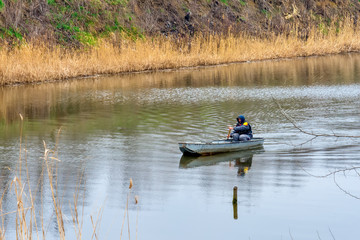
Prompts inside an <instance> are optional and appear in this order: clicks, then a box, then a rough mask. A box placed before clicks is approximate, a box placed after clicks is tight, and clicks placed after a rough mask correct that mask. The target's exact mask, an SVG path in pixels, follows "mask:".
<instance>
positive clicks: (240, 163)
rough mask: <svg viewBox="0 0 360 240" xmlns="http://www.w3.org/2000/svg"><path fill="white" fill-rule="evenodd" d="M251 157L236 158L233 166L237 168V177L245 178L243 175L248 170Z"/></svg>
mask: <svg viewBox="0 0 360 240" xmlns="http://www.w3.org/2000/svg"><path fill="white" fill-rule="evenodd" d="M252 158H253V155H250V156H247V157H242V158H237V159H236V160H235V166H237V167H238V171H237V175H238V176H241V177H243V176H245V174H246V173H247V172H248V171H249V170H250V168H251V163H252Z"/></svg>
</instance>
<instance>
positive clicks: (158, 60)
mask: <svg viewBox="0 0 360 240" xmlns="http://www.w3.org/2000/svg"><path fill="white" fill-rule="evenodd" d="M340 29H341V30H340ZM298 36H299V31H297V28H294V30H293V33H292V34H289V35H285V34H283V35H275V34H273V35H272V36H271V37H268V38H266V39H264V38H256V37H252V36H249V35H243V36H234V35H232V34H230V33H229V34H226V35H197V36H194V37H192V38H184V39H181V40H180V39H176V38H170V37H157V38H146V39H138V40H128V39H126V38H123V39H121V40H114V41H110V40H107V41H106V40H103V41H101V42H99V44H98V45H96V46H94V47H91V48H83V49H77V50H65V49H63V48H60V47H48V46H46V45H43V44H31V43H30V44H23V45H21V46H20V47H16V48H13V49H11V50H9V49H5V48H3V49H0V62H1V63H2V64H1V65H0V85H7V84H16V83H34V82H44V81H51V80H59V79H68V78H73V77H80V76H92V75H97V74H115V73H123V72H134V71H146V70H159V69H174V68H183V67H192V66H199V65H215V64H223V63H232V62H244V61H256V60H266V59H276V58H292V57H299V56H312V55H324V54H335V53H343V52H351V51H359V50H360V35H359V30H357V28H356V27H355V26H354V25H353V24H351V23H349V21H348V22H347V24H344V25H343V26H341V27H340V28H339V27H337V26H333V27H329V28H327V29H326V32H323V31H322V30H319V29H313V30H312V31H311V32H310V33H309V35H308V37H307V39H306V40H305V39H301V38H299V37H298ZM114 38H115V36H114Z"/></svg>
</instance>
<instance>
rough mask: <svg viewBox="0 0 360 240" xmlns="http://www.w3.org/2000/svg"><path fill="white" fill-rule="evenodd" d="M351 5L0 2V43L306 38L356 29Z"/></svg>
mask: <svg viewBox="0 0 360 240" xmlns="http://www.w3.org/2000/svg"><path fill="white" fill-rule="evenodd" d="M359 12H360V3H359V1H357V0H332V1H330V0H302V1H289V0H272V1H265V0H201V1H195V0H187V1H175V0H168V1H165V0H146V1H145V0H69V1H59V0H32V1H24V0H18V1H10V0H9V1H7V0H6V1H5V0H0V38H1V40H2V41H3V42H7V43H13V42H19V41H23V40H24V39H27V40H29V39H41V40H43V41H46V42H47V43H57V44H61V45H63V46H75V47H79V46H81V45H95V44H96V43H97V41H98V39H99V38H107V37H112V38H113V36H114V34H115V35H118V34H120V35H122V36H123V35H128V36H131V37H133V38H137V37H142V36H144V35H145V36H158V35H175V36H181V37H186V36H191V35H193V34H196V33H228V32H231V33H233V34H235V35H236V34H239V33H246V34H248V35H252V36H260V37H261V36H267V35H269V33H275V34H279V33H290V32H291V31H293V30H294V28H295V27H296V28H297V29H298V30H299V36H300V37H303V38H307V37H308V35H309V32H310V31H311V29H312V28H318V29H322V31H324V32H326V31H327V28H328V27H329V26H330V25H335V26H337V27H341V24H342V21H343V20H344V19H350V20H351V21H352V22H354V23H355V25H357V21H358V16H359Z"/></svg>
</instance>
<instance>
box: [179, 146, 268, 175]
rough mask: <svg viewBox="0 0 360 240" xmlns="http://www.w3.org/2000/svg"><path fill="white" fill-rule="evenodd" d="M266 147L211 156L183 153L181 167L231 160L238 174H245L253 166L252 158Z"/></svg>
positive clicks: (207, 164) (230, 162)
mask: <svg viewBox="0 0 360 240" xmlns="http://www.w3.org/2000/svg"><path fill="white" fill-rule="evenodd" d="M263 152H264V149H263V148H261V149H256V150H246V151H239V152H231V153H222V154H216V155H210V156H198V157H196V156H195V157H194V156H186V155H182V157H181V159H180V164H179V167H180V168H193V167H200V166H210V165H215V164H218V163H220V162H229V164H230V165H234V166H235V167H237V168H238V171H237V174H238V176H244V175H245V174H246V173H247V172H248V171H249V169H250V168H251V164H252V159H253V156H254V155H255V154H261V153H263Z"/></svg>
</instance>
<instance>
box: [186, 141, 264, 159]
mask: <svg viewBox="0 0 360 240" xmlns="http://www.w3.org/2000/svg"><path fill="white" fill-rule="evenodd" d="M263 144H264V139H263V138H253V139H251V140H249V141H233V140H232V139H224V140H214V141H211V142H192V143H179V148H180V151H181V152H182V153H183V154H185V155H212V154H216V153H224V152H236V151H241V150H249V149H255V148H259V147H262V146H263Z"/></svg>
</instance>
